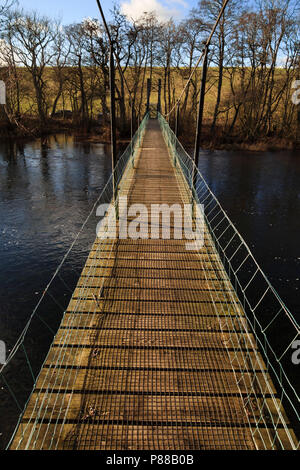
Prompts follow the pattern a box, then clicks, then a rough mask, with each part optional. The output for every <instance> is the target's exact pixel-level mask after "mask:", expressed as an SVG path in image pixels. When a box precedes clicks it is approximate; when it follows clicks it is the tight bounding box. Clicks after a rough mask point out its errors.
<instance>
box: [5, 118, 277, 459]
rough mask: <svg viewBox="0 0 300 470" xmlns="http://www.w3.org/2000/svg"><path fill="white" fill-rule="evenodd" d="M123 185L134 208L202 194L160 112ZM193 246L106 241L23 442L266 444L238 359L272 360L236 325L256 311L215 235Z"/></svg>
mask: <svg viewBox="0 0 300 470" xmlns="http://www.w3.org/2000/svg"><path fill="white" fill-rule="evenodd" d="M121 191H122V194H123V195H127V196H128V205H131V204H133V203H144V204H146V205H147V206H148V207H149V208H150V204H152V203H158V204H161V203H167V204H174V203H180V204H183V203H187V202H190V201H189V194H188V191H187V190H186V187H185V183H184V180H183V176H182V174H181V172H180V170H179V169H178V168H175V167H174V166H173V163H172V159H171V158H170V156H169V154H168V150H167V147H166V145H165V143H164V140H163V137H162V134H161V131H160V128H159V125H158V122H157V121H155V120H150V121H149V123H148V126H147V129H146V133H145V136H144V139H143V142H142V147H141V151H140V152H139V155H138V156H137V158H136V161H135V168H134V169H132V168H129V169H128V172H127V174H126V181H124V182H123V184H122V187H121ZM143 230H144V231H147V230H148V223H147V221H145V224H144V226H143V229H142V231H143ZM185 243H186V240H175V239H174V238H171V239H170V240H164V239H161V238H160V239H157V240H153V239H140V240H131V239H125V240H110V241H109V240H107V241H106V242H105V243H104V244H103V243H101V242H100V241H99V239H96V241H95V243H94V246H93V248H92V250H91V252H90V255H89V258H88V260H87V262H86V265H85V268H84V269H83V272H82V275H81V277H80V279H79V282H78V286H77V288H76V289H75V291H74V294H73V297H72V300H71V302H70V304H69V307H68V309H67V311H66V313H65V315H64V318H63V321H62V324H61V326H60V328H59V331H58V333H57V335H56V337H55V339H54V342H53V345H52V346H51V349H50V351H49V354H48V356H47V359H46V361H45V364H44V366H43V368H42V370H41V373H40V375H39V378H38V380H37V383H36V387H35V389H34V391H33V393H32V395H31V398H30V400H29V402H28V405H27V408H26V410H25V413H24V415H23V418H22V422H21V424H20V425H19V428H18V430H17V432H16V435H15V437H14V440H13V442H12V445H11V448H12V449H16V448H18V449H26V448H28V449H85V450H87V449H103V450H104V449H106V450H117V449H128V450H136V449H151V450H156V449H165V450H168V449H186V450H188V449H232V450H233V449H256V448H262V447H263V445H262V443H261V441H260V438H259V435H260V436H261V435H266V436H267V435H268V433H269V432H271V431H270V430H268V429H267V428H264V427H263V426H261V429H260V433H259V434H257V437H255V438H253V435H252V432H251V430H253V429H254V428H255V421H254V419H253V416H251V413H250V412H249V407H248V405H247V400H248V398H249V393H248V390H249V387H250V386H251V384H253V390H254V387H255V384H254V382H253V377H252V376H251V373H250V372H249V371H248V370H247V367H246V368H245V370H244V371H243V372H242V371H241V370H240V367H239V366H238V363H239V362H240V361H242V360H243V355H244V354H245V351H247V352H248V353H249V354H250V355H251V356H252V359H253V361H254V362H255V361H257V362H259V361H260V362H261V363H262V364H263V361H262V359H261V356H260V355H259V353H258V352H257V351H256V346H255V341H254V338H253V336H252V335H251V334H249V333H248V332H247V326H244V329H243V330H239V332H238V333H236V332H234V333H233V332H232V327H231V325H234V326H235V328H237V329H238V328H239V325H241V324H243V325H246V324H245V317H244V313H243V311H242V309H241V308H240V307H239V306H238V305H237V304H236V303H235V301H236V298H235V294H234V292H233V291H232V290H231V287H230V284H229V282H228V278H227V275H226V273H225V271H224V270H223V269H222V265H221V263H220V260H219V258H218V255H217V254H216V252H215V250H214V247H213V244H212V242H211V239H210V237H209V234H208V233H207V232H206V233H205V246H204V247H203V249H201V250H200V251H199V252H196V251H187V250H186V249H185ZM103 280H104V288H103V289H102V288H101V289H100V287H101V286H102V283H103ZM249 351H250V352H249ZM235 365H236V367H235ZM258 369H259V368H258ZM256 381H259V382H260V385H261V384H262V386H263V387H264V389H265V390H266V391H268V390H269V389H270V387H271V389H272V390H274V387H273V385H272V382H271V380H270V377H269V376H268V375H267V374H264V373H263V372H262V371H261V370H260V371H258V373H257V377H256ZM254 391H255V390H254ZM250 399H251V395H250ZM265 399H266V400H268V394H266V397H265ZM282 412H283V413H284V411H283V410H282ZM252 428H253V429H252ZM283 439H284V437H283Z"/></svg>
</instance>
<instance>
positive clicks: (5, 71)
mask: <svg viewBox="0 0 300 470" xmlns="http://www.w3.org/2000/svg"><path fill="white" fill-rule="evenodd" d="M221 6H222V0H200V1H199V4H198V7H197V8H195V9H192V10H191V11H190V12H189V13H188V15H187V17H186V18H185V19H183V20H182V21H181V22H174V21H173V20H170V21H168V22H162V21H159V20H158V18H157V17H156V16H155V14H154V13H145V14H144V15H143V16H142V17H141V18H139V19H138V20H135V21H129V20H128V19H127V18H126V17H125V16H124V15H122V13H121V10H120V8H119V7H118V6H115V7H114V8H113V10H112V11H111V15H110V21H109V27H110V30H111V34H112V37H113V40H114V41H115V50H116V54H117V56H118V59H119V62H120V63H121V65H122V69H123V73H124V75H125V77H126V81H128V84H129V87H130V90H131V93H132V99H133V104H134V107H135V111H136V115H140V116H142V115H143V113H144V112H145V105H146V87H147V78H150V79H151V81H152V97H151V102H156V100H157V83H158V79H159V78H160V79H161V82H162V112H164V113H167V112H168V110H169V109H171V108H172V106H173V105H174V103H175V102H176V99H177V98H178V96H179V94H180V92H181V91H182V89H183V87H184V84H185V82H186V79H187V78H188V77H189V75H190V73H191V71H192V69H193V66H194V64H195V63H196V61H197V59H198V57H199V55H200V54H201V51H202V50H203V43H204V42H205V40H206V39H207V37H208V34H209V32H210V30H211V28H212V25H213V23H214V21H215V19H216V17H217V15H218V13H219V11H220V8H221ZM299 25H300V21H299V0H280V1H279V0H259V1H258V2H257V3H256V5H255V6H253V3H252V2H251V6H249V5H247V3H246V2H242V3H241V2H238V1H236V0H231V1H230V2H229V4H228V6H227V9H226V10H225V13H224V15H223V16H222V18H221V21H220V23H219V26H218V28H217V30H216V33H215V35H214V38H213V41H212V44H211V47H210V50H209V73H208V80H207V88H206V90H207V92H206V106H205V113H204V116H205V124H206V129H207V132H208V133H209V134H210V135H211V136H216V135H217V136H219V137H222V136H226V138H228V137H230V136H238V138H239V139H240V140H250V141H251V140H253V141H254V140H256V139H259V138H260V137H261V136H265V135H269V136H270V135H276V136H279V137H280V136H292V135H293V133H294V132H295V126H296V106H295V105H294V104H293V102H292V99H291V97H292V93H293V89H292V84H293V82H294V80H295V79H297V78H299V49H300V41H299ZM0 27H1V37H2V40H1V48H0V49H1V50H0V60H1V65H2V67H1V73H0V78H1V79H2V80H4V81H5V83H6V88H7V104H6V107H5V114H6V118H7V120H8V122H9V124H10V126H11V127H12V128H13V127H14V126H19V127H20V126H25V125H26V122H27V121H28V119H34V120H35V122H36V123H37V125H38V127H39V129H47V127H48V126H49V121H51V119H53V118H58V117H60V116H61V117H64V118H69V119H70V120H71V121H72V123H73V124H74V125H76V126H79V127H85V128H89V127H90V125H92V124H93V123H97V122H100V119H101V125H102V126H103V125H105V123H106V122H108V119H109V44H108V38H107V36H106V34H105V31H104V28H103V26H102V25H101V23H100V22H99V21H98V20H97V19H90V18H89V19H85V20H84V21H82V22H81V23H78V24H71V25H61V24H60V23H59V22H58V21H55V20H53V19H49V18H46V17H42V16H40V15H39V14H38V13H36V12H29V13H28V12H24V11H22V10H18V9H16V8H15V5H14V2H13V1H12V2H9V0H7V1H6V2H4V3H3V2H2V8H1V10H0ZM200 75H201V69H199V70H198V71H197V73H196V74H194V76H193V78H192V80H191V81H190V83H189V86H188V87H187V88H186V91H185V94H184V96H183V98H182V100H181V105H180V116H181V132H185V129H188V130H190V129H191V126H194V125H195V120H196V108H197V101H198V96H199V88H200ZM116 99H117V115H118V126H119V130H120V132H123V133H126V131H127V130H128V126H129V124H128V123H129V117H130V107H129V96H128V92H127V89H126V86H125V83H124V80H123V77H122V76H121V75H120V74H118V73H117V76H116ZM26 119H27V121H26ZM172 119H173V117H172V116H171V123H172Z"/></svg>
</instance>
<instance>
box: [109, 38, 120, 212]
mask: <svg viewBox="0 0 300 470" xmlns="http://www.w3.org/2000/svg"><path fill="white" fill-rule="evenodd" d="M109 86H110V136H111V137H110V138H111V166H112V182H113V201H114V202H115V203H116V196H117V187H116V181H115V168H116V164H117V139H116V105H115V64H114V44H113V42H111V43H110V47H109ZM115 209H116V218H118V216H117V207H116V208H115Z"/></svg>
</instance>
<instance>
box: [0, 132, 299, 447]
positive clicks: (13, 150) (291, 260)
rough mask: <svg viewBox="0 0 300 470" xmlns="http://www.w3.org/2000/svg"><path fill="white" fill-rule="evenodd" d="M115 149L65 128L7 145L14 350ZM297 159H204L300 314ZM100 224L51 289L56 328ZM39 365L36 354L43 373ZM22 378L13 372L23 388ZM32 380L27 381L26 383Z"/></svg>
mask: <svg viewBox="0 0 300 470" xmlns="http://www.w3.org/2000/svg"><path fill="white" fill-rule="evenodd" d="M109 152H110V148H109V146H105V145H103V144H94V143H84V144H83V143H81V142H78V141H76V139H75V138H74V137H73V136H72V135H63V134H62V135H57V136H53V137H50V138H48V139H46V140H42V139H36V140H34V141H27V142H26V143H22V144H21V143H15V142H11V143H7V142H6V143H0V260H1V270H0V297H1V302H0V339H2V340H4V341H5V343H6V345H7V349H8V350H10V349H11V347H12V346H13V344H14V343H15V341H16V339H17V337H18V335H19V334H20V332H21V331H22V329H23V327H24V325H25V323H26V321H27V320H28V318H29V316H30V314H31V311H32V310H33V308H34V306H35V304H36V302H37V301H38V299H39V298H40V296H41V294H42V292H43V290H44V288H45V286H46V285H47V283H48V281H49V279H50V277H51V275H52V274H53V272H54V271H55V269H56V267H57V265H58V264H59V263H60V261H61V259H62V257H63V255H64V253H65V252H66V251H67V249H68V247H69V246H70V244H71V243H72V240H73V239H74V237H75V235H76V233H77V232H78V230H79V228H80V226H81V224H82V223H83V221H84V220H85V218H86V216H87V214H88V213H89V212H90V210H91V208H92V206H93V203H94V201H95V200H96V198H97V196H98V194H99V193H100V191H101V190H102V189H103V187H104V185H105V183H106V181H107V179H108V177H109V175H110V173H111V163H110V153H109ZM299 157H300V156H299V154H297V153H296V152H292V151H281V152H276V153H272V152H258V153H250V152H245V151H234V152H230V151H203V152H201V155H200V159H199V160H200V162H199V168H200V171H201V172H202V174H203V176H204V177H205V178H206V180H207V182H208V184H209V186H210V187H211V189H212V190H213V192H214V193H215V194H216V196H217V197H218V198H219V200H220V202H221V204H222V205H223V207H224V209H225V210H226V211H227V213H228V215H229V217H230V218H231V219H232V221H233V222H234V223H235V225H236V227H237V228H238V230H239V231H240V233H241V234H242V236H243V237H244V238H245V240H246V242H247V243H248V244H249V246H250V248H251V249H252V251H253V253H254V255H255V257H256V258H257V260H258V262H259V263H260V264H261V267H262V268H263V270H264V271H265V273H266V274H267V276H268V277H269V279H270V281H271V282H272V284H273V285H274V287H275V288H276V289H277V290H278V292H279V295H280V296H281V297H282V299H283V300H284V302H285V303H286V305H287V307H288V308H289V309H290V310H291V311H292V312H293V313H295V314H296V313H297V312H298V313H299V310H300V308H299V307H300V299H299V286H300V281H299V278H300V248H299V233H300V158H299ZM95 222H96V221H95V218H92V219H91V220H89V222H88V224H87V227H86V229H85V232H84V233H83V235H82V237H81V238H80V239H79V240H78V243H77V244H76V246H75V248H74V250H73V252H72V254H71V256H70V259H69V265H68V269H67V270H66V271H65V273H63V276H62V280H61V281H60V282H61V284H57V285H56V286H54V287H53V290H52V291H51V296H52V297H49V298H48V301H46V302H48V303H46V304H45V307H43V306H42V309H44V310H45V308H46V309H47V321H48V319H49V322H48V323H50V324H51V325H52V327H53V328H55V327H57V325H58V324H59V320H60V318H61V314H62V310H63V308H65V305H66V304H67V301H68V299H69V296H70V292H71V291H72V289H73V287H74V285H75V284H74V283H75V282H76V276H77V274H78V272H80V269H81V267H82V263H83V262H84V260H85V258H86V256H87V253H88V249H89V243H90V241H91V240H93V238H94V236H95ZM72 273H73V274H72ZM55 315H56V317H55ZM54 317H55V318H54ZM42 326H43V328H44V325H42V323H38V322H37V324H36V326H35V327H33V331H32V338H34V341H33V340H32V344H31V343H30V344H29V346H28V347H29V348H30V350H31V353H32V352H33V354H34V355H35V357H38V356H39V353H40V351H41V354H42V355H43V354H45V352H46V351H47V349H48V347H49V341H48V340H47V339H45V340H44V336H43V333H40V330H39V328H41V329H42ZM47 341H48V342H47ZM33 343H34V344H33ZM26 347H27V346H26ZM22 364H23V363H22ZM39 366H40V360H37V362H36V364H35V371H37V370H38V367H39ZM22 367H25V366H24V364H23V365H22ZM23 373H24V374H25V371H23V370H22V374H23ZM26 373H28V370H27V372H26ZM12 374H13V372H12ZM12 380H14V376H13V379H12ZM20 380H21V379H20V378H18V379H15V385H16V387H18V383H19V381H20ZM0 387H1V384H0ZM31 387H32V384H30V381H29V380H28V385H27V389H28V390H30V388H31ZM5 388H6V387H5V386H4V387H2V388H1V391H2V392H3V393H5V392H6V390H5ZM19 388H22V386H21V385H19ZM21 395H22V393H21V392H20V396H21ZM17 398H18V397H17ZM1 403H2V408H3V406H4V411H3V412H4V418H5V419H6V418H7V426H6V424H5V423H4V424H3V425H2V429H0V433H1V431H2V432H3V433H4V437H3V442H4V440H5V433H6V432H8V431H9V432H10V431H11V429H12V425H13V421H14V419H15V415H16V413H15V412H14V411H13V407H14V404H13V405H6V401H5V400H3V399H2V401H1ZM0 408H1V406H0ZM0 411H1V410H0ZM2 423H3V421H2ZM2 445H4V444H3V443H2ZM0 447H1V435H0Z"/></svg>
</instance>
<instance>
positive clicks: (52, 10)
mask: <svg viewBox="0 0 300 470" xmlns="http://www.w3.org/2000/svg"><path fill="white" fill-rule="evenodd" d="M112 3H113V2H112V0H102V1H101V4H102V8H103V10H104V12H105V15H107V16H108V17H109V10H110V8H111V6H112ZM119 3H120V4H121V6H122V8H123V9H124V13H128V15H129V16H134V15H137V16H138V15H139V13H140V12H141V11H146V10H147V9H150V10H151V9H154V8H156V9H157V11H158V14H159V16H161V18H162V19H167V18H168V17H170V16H173V17H174V18H175V19H180V18H183V17H184V16H185V15H186V14H187V12H188V11H189V10H190V9H191V8H192V7H194V6H196V5H197V3H198V1H197V0H120V1H119ZM18 4H19V7H21V8H24V10H36V11H38V12H40V13H42V14H45V15H47V16H49V17H52V18H60V19H61V20H62V22H63V23H64V24H68V23H73V22H79V21H80V20H81V19H82V18H86V17H92V18H97V17H99V13H98V8H97V4H96V1H95V0H43V1H41V0H19V1H18Z"/></svg>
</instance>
